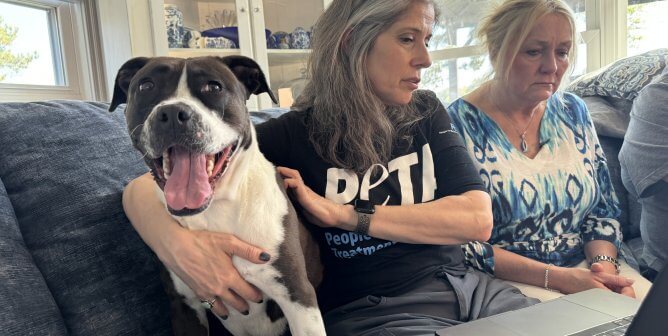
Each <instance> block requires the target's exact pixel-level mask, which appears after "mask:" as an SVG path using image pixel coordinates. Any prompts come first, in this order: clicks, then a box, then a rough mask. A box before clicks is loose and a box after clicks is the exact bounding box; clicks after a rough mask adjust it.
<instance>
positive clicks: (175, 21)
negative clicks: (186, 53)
mask: <svg viewBox="0 0 668 336" xmlns="http://www.w3.org/2000/svg"><path fill="white" fill-rule="evenodd" d="M164 12H165V27H166V28H167V45H168V46H169V47H170V48H182V47H183V44H184V38H185V29H184V28H183V13H181V11H180V10H179V8H178V7H176V6H175V5H165V7H164Z"/></svg>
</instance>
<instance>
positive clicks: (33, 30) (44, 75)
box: [0, 1, 63, 85]
mask: <svg viewBox="0 0 668 336" xmlns="http://www.w3.org/2000/svg"><path fill="white" fill-rule="evenodd" d="M49 16H50V12H49V10H46V9H42V8H34V7H28V6H21V5H16V4H10V3H6V2H2V1H0V83H8V84H33V85H62V84H63V83H59V82H60V81H58V80H57V78H62V76H57V74H56V66H55V65H56V64H55V62H54V50H53V49H52V45H53V44H52V41H51V36H52V34H50V32H51V31H52V29H51V28H52V27H51V24H50V19H49ZM59 68H60V67H59Z"/></svg>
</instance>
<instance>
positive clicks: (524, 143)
mask: <svg viewBox="0 0 668 336" xmlns="http://www.w3.org/2000/svg"><path fill="white" fill-rule="evenodd" d="M520 139H522V141H521V142H520V148H521V149H522V153H526V152H528V151H529V146H527V139H526V136H525V135H524V134H522V135H520Z"/></svg>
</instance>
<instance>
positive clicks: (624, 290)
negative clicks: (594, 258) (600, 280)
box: [589, 262, 636, 298]
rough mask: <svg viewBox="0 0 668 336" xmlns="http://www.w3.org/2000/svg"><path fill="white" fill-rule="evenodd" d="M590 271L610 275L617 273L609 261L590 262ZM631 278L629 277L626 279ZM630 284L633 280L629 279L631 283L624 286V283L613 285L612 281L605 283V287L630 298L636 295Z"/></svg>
mask: <svg viewBox="0 0 668 336" xmlns="http://www.w3.org/2000/svg"><path fill="white" fill-rule="evenodd" d="M589 269H590V270H591V271H592V272H594V273H607V274H612V275H617V269H616V268H615V266H614V265H613V264H610V263H598V262H596V263H593V264H591V267H590V268H589ZM618 278H622V279H626V278H624V277H621V276H618ZM627 280H631V279H627ZM631 284H633V281H632V280H631V283H630V284H628V285H626V286H624V285H625V284H620V286H618V285H615V284H614V283H607V284H606V287H608V288H609V289H610V290H612V291H613V292H616V293H619V294H622V295H626V296H629V297H632V298H635V297H636V292H635V290H633V287H631Z"/></svg>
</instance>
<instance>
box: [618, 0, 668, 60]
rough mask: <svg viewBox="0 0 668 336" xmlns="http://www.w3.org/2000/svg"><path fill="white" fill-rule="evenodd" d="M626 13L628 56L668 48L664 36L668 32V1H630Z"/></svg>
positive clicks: (667, 39) (667, 40)
mask: <svg viewBox="0 0 668 336" xmlns="http://www.w3.org/2000/svg"><path fill="white" fill-rule="evenodd" d="M626 13H627V17H626V22H627V31H626V54H627V55H628V56H632V55H637V54H641V53H643V52H646V51H649V50H652V49H657V48H668V38H666V36H665V35H664V34H665V33H666V31H668V21H666V15H667V14H668V1H666V0H629V2H628V7H627V11H626Z"/></svg>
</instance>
